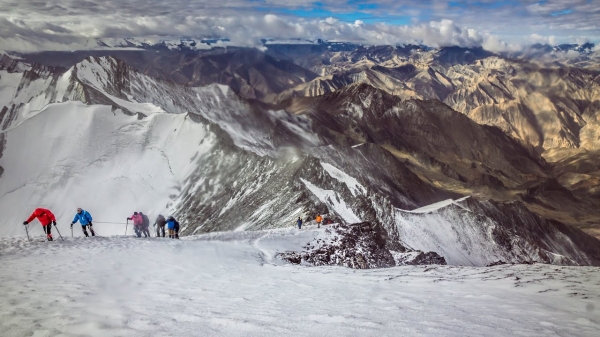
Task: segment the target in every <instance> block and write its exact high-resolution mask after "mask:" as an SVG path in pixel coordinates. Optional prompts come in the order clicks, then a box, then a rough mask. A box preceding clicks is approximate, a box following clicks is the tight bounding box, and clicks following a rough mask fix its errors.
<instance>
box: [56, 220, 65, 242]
mask: <svg viewBox="0 0 600 337" xmlns="http://www.w3.org/2000/svg"><path fill="white" fill-rule="evenodd" d="M54 228H56V232H57V233H58V236H60V239H61V240H63V241H65V239H63V237H62V235H60V231H59V230H58V227H57V226H56V224H54Z"/></svg>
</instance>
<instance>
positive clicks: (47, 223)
mask: <svg viewBox="0 0 600 337" xmlns="http://www.w3.org/2000/svg"><path fill="white" fill-rule="evenodd" d="M35 218H37V219H38V220H39V221H40V223H41V224H42V226H43V227H44V233H46V236H47V237H48V241H52V234H51V233H50V232H51V231H52V225H54V226H56V217H54V214H52V212H50V210H48V209H45V208H36V209H35V211H33V213H31V215H30V216H29V219H27V220H26V221H24V222H23V225H28V224H29V223H30V222H32V221H33V219H35Z"/></svg>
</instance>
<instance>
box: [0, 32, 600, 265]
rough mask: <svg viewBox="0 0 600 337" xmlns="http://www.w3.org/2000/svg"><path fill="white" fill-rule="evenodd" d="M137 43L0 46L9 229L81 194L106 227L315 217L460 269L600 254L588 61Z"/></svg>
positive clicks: (472, 52) (208, 227)
mask: <svg viewBox="0 0 600 337" xmlns="http://www.w3.org/2000/svg"><path fill="white" fill-rule="evenodd" d="M134 46H136V47H137V48H138V49H137V50H129V49H118V48H116V49H113V50H99V51H79V52H72V53H64V52H44V53H37V54H27V55H20V57H21V59H17V58H15V57H10V56H7V55H4V56H2V57H1V58H0V127H1V129H2V133H1V134H0V145H1V146H0V149H1V151H0V210H1V211H0V212H2V214H10V215H9V216H7V217H6V218H7V220H9V222H10V223H19V219H21V218H23V216H24V214H25V213H27V210H28V209H30V208H31V207H32V205H33V204H35V205H45V206H47V207H52V208H53V209H58V210H59V211H57V215H58V216H59V217H61V218H67V217H68V215H70V213H71V212H70V211H71V209H73V208H76V207H79V204H80V203H81V202H82V201H85V203H86V205H87V206H85V207H86V208H87V209H90V210H92V211H94V210H95V213H96V214H98V213H99V214H100V215H99V219H101V220H105V221H103V222H107V223H109V222H110V223H111V224H107V225H106V226H105V228H106V231H107V232H111V233H113V232H114V233H117V232H120V231H121V229H122V225H119V223H120V222H122V221H123V219H124V218H125V217H126V216H129V215H130V214H128V212H130V211H131V212H132V211H133V210H135V209H137V210H144V211H145V213H148V214H150V215H157V214H158V213H173V214H175V215H176V216H177V217H179V219H180V220H181V223H182V225H183V233H184V234H193V233H202V232H212V231H222V230H246V229H267V228H276V227H282V226H291V225H293V224H294V221H295V219H296V218H297V217H299V216H300V217H303V218H305V219H307V218H308V219H311V218H313V217H314V215H315V214H318V213H321V214H323V215H325V216H326V217H328V218H331V219H335V221H337V222H342V223H348V224H349V223H357V222H371V223H375V224H377V225H380V226H381V227H382V228H384V229H385V232H386V240H385V241H386V247H387V249H389V250H390V251H405V252H406V251H433V252H436V253H438V254H439V255H441V256H443V257H444V258H445V259H446V261H447V262H448V263H449V264H471V265H488V264H491V263H495V262H497V261H502V262H533V261H537V262H545V263H555V264H580V265H581V264H583V265H590V264H591V265H600V241H598V240H597V239H596V238H594V237H593V236H594V235H596V236H599V237H600V231H599V228H600V212H598V209H600V208H599V207H600V190H599V189H598V186H600V145H599V144H600V108H599V107H600V103H599V100H600V98H599V95H600V90H599V89H600V71H598V70H596V69H597V68H595V67H594V66H585V67H582V66H576V65H575V64H572V63H568V62H564V63H560V62H558V61H556V60H554V61H552V62H550V63H548V62H545V61H544V62H542V61H541V59H540V58H536V59H533V58H531V57H530V56H527V55H524V54H523V55H500V54H494V53H491V52H488V51H485V50H483V49H477V48H475V49H465V48H458V47H447V48H440V49H432V48H427V47H424V46H399V47H393V46H381V47H366V46H355V45H351V44H330V43H314V44H292V43H286V44H277V43H269V44H267V45H266V46H267V49H266V50H264V51H261V50H257V49H248V48H237V47H235V48H232V47H228V48H220V47H217V48H213V49H207V50H194V49H192V48H187V47H185V46H179V47H177V48H166V47H165V48H158V47H156V46H151V45H135V44H134ZM127 47H131V46H129V45H128V46H127ZM140 47H141V49H139V48H140ZM564 48H566V47H564ZM569 48H571V49H574V50H575V51H576V52H578V53H581V54H584V53H586V54H588V60H593V57H592V56H590V55H592V54H593V53H594V51H593V49H594V47H592V46H590V47H589V48H580V49H581V50H577V48H579V47H569ZM553 52H555V53H556V52H557V51H556V50H553ZM560 52H562V49H561V50H560ZM24 154H27V155H24ZM465 196H470V198H468V199H462V198H463V197H465ZM443 200H455V201H453V202H448V203H443V204H442V205H441V206H440V205H439V204H437V205H438V206H435V207H430V208H425V210H423V207H424V206H427V205H430V204H436V203H437V202H440V201H443ZM456 200H459V201H456ZM63 210H64V211H63ZM415 210H419V211H415ZM21 221H22V220H21ZM111 226H112V227H111ZM119 226H121V227H119ZM581 230H584V231H585V232H587V234H586V233H584V232H583V231H581ZM6 231H7V233H8V234H10V235H16V234H18V232H17V231H16V228H14V227H10V228H6ZM590 234H591V235H590Z"/></svg>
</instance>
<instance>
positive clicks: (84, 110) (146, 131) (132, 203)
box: [0, 102, 215, 235]
mask: <svg viewBox="0 0 600 337" xmlns="http://www.w3.org/2000/svg"><path fill="white" fill-rule="evenodd" d="M187 119H189V117H188V116H187V115H184V114H180V115H174V114H165V113H157V114H152V115H150V116H148V117H147V118H143V119H138V118H137V117H135V116H128V115H125V114H123V113H115V112H113V111H111V108H110V107H109V106H105V105H84V104H83V103H81V102H66V103H53V104H49V105H48V106H47V107H46V108H45V109H43V110H42V111H41V112H40V113H38V114H37V115H36V116H35V117H32V118H28V119H27V120H25V121H24V122H23V123H21V124H20V125H19V127H17V128H15V129H13V130H11V131H9V132H7V133H6V142H7V144H8V146H7V148H6V150H5V151H4V153H3V156H2V158H1V159H0V165H1V166H2V167H4V170H5V176H4V178H3V179H0V191H1V200H2V202H0V213H1V214H3V215H4V217H5V218H6V219H7V222H6V223H7V224H11V226H6V228H4V230H3V232H4V235H17V234H19V235H22V234H23V232H22V230H23V229H22V228H20V227H19V226H16V224H18V223H19V220H20V221H21V222H22V219H24V218H26V217H27V216H28V213H30V212H31V211H32V209H33V208H35V207H38V206H41V207H47V208H50V209H52V210H54V212H55V213H56V216H57V217H58V218H59V221H60V222H61V223H68V222H70V220H71V218H72V216H73V215H74V214H75V213H74V210H75V209H76V208H77V207H84V208H86V209H88V210H89V211H90V212H92V214H93V215H94V216H95V218H96V220H97V221H98V225H99V231H100V232H101V233H103V234H110V233H121V232H123V231H124V230H125V229H124V226H123V225H116V224H115V225H113V224H102V222H115V223H124V222H125V218H126V217H127V216H129V215H131V214H129V213H132V212H133V211H134V210H138V211H144V212H145V213H147V214H158V213H165V212H167V213H169V212H168V211H171V212H172V209H171V208H170V206H171V195H177V194H178V189H179V188H181V186H182V185H183V184H184V183H185V179H186V178H187V177H188V176H189V175H190V173H191V172H192V171H194V170H195V169H196V167H197V165H198V163H197V160H195V159H194V158H199V157H201V156H202V155H203V154H204V153H206V152H208V151H210V150H211V148H212V147H213V146H214V145H215V137H214V134H211V133H209V132H208V130H207V128H206V126H204V125H202V124H198V123H190V122H188V121H187ZM13 144H18V146H13ZM36 225H37V224H36ZM77 233H78V234H79V230H77Z"/></svg>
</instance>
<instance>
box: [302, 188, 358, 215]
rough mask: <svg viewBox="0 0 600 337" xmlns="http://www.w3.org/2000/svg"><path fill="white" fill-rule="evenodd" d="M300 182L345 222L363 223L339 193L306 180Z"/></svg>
mask: <svg viewBox="0 0 600 337" xmlns="http://www.w3.org/2000/svg"><path fill="white" fill-rule="evenodd" d="M300 180H301V181H302V182H303V183H304V185H305V186H306V187H307V188H308V189H309V190H310V191H311V192H312V193H313V194H314V195H315V196H316V197H317V198H318V199H319V200H321V202H323V203H325V204H326V205H328V206H330V207H331V208H332V209H333V210H334V212H336V213H337V214H338V215H339V216H341V217H342V219H343V220H344V221H346V222H348V223H357V222H362V220H360V218H359V217H358V216H356V214H354V212H353V211H352V209H351V208H349V207H348V205H346V202H345V201H344V199H342V198H340V196H339V195H338V193H336V192H335V191H332V190H324V189H321V188H319V187H317V186H315V185H314V184H312V183H311V182H309V181H307V180H305V179H302V178H300Z"/></svg>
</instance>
